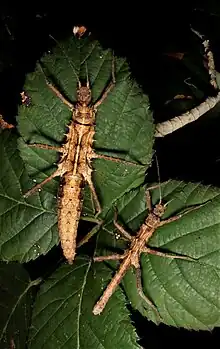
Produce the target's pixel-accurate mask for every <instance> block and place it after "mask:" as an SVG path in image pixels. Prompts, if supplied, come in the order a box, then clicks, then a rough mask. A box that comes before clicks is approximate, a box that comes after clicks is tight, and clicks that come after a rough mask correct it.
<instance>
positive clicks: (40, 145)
mask: <svg viewBox="0 0 220 349" xmlns="http://www.w3.org/2000/svg"><path fill="white" fill-rule="evenodd" d="M28 146H29V147H30V148H40V149H47V150H56V151H57V152H60V153H62V152H63V147H56V146H53V145H48V144H37V143H32V144H28Z"/></svg>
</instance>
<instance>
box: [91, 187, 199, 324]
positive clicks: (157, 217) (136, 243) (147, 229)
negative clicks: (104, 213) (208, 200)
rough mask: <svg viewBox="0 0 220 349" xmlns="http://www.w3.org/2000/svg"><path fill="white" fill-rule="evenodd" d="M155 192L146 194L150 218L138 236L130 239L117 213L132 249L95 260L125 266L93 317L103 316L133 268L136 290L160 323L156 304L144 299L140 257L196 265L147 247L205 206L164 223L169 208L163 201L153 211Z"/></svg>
mask: <svg viewBox="0 0 220 349" xmlns="http://www.w3.org/2000/svg"><path fill="white" fill-rule="evenodd" d="M156 187H157V186H156ZM153 188H155V186H154V187H151V188H148V190H147V191H146V204H147V208H148V210H149V214H148V216H147V217H146V219H145V221H144V223H143V224H142V225H141V227H140V229H139V231H138V233H137V235H136V236H131V235H130V234H129V233H128V232H127V231H126V230H125V229H124V228H123V227H122V226H121V225H120V224H119V223H118V222H117V210H116V211H115V216H114V220H113V223H114V225H115V227H116V228H117V230H118V231H119V232H120V234H121V235H122V236H123V237H124V238H125V240H127V241H129V242H130V247H129V248H128V249H127V250H126V251H125V253H124V254H122V255H120V254H113V255H110V256H99V257H94V261H96V262H102V261H106V260H122V263H121V264H120V267H119V269H118V271H117V272H116V274H115V275H114V277H113V278H112V280H111V281H110V283H109V284H108V286H107V288H106V289H105V291H104V293H103V295H102V296H101V298H100V299H99V300H98V302H97V303H96V304H95V306H94V308H93V314H94V315H99V314H101V313H102V311H103V310H104V308H105V306H106V304H107V303H108V300H109V299H110V297H111V296H112V294H113V293H114V292H115V290H116V288H117V286H118V285H119V284H120V282H121V281H122V279H123V277H124V275H125V274H126V272H127V270H128V269H129V268H130V267H131V266H134V268H135V270H136V277H137V289H138V293H139V295H140V296H141V298H143V299H144V301H145V302H146V303H147V304H148V305H149V306H150V307H151V308H152V309H153V311H154V312H155V314H156V315H157V317H158V318H159V319H161V317H160V314H159V312H158V310H157V308H156V306H155V305H154V304H153V302H151V301H150V299H148V298H147V297H146V296H145V294H144V292H143V290H142V282H141V269H140V255H141V253H149V254H153V255H156V256H159V257H167V258H172V259H183V260H187V261H195V259H193V258H190V257H187V256H183V255H172V254H167V253H163V252H160V251H156V250H153V249H151V248H149V247H147V243H148V241H149V239H150V238H151V237H152V235H153V234H154V232H155V231H156V229H157V228H159V227H161V226H163V225H165V224H168V223H171V222H174V221H176V220H178V219H180V218H181V217H182V216H183V215H185V214H187V213H189V212H190V211H192V210H195V209H198V208H199V207H201V206H203V204H202V205H199V206H196V207H192V208H189V209H188V210H187V211H185V212H184V213H182V214H179V215H177V216H173V217H170V218H168V219H166V220H161V217H162V216H163V214H164V213H165V209H166V206H167V204H168V203H167V204H162V200H161V198H160V202H159V203H158V204H157V205H156V206H155V207H154V208H152V205H151V196H150V189H153ZM160 197H161V195H160Z"/></svg>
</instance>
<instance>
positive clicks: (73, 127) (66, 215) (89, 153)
mask: <svg viewBox="0 0 220 349" xmlns="http://www.w3.org/2000/svg"><path fill="white" fill-rule="evenodd" d="M41 70H42V73H44V72H43V68H42V67H41ZM44 75H45V73H44ZM45 80H46V83H47V86H48V87H49V88H50V89H51V90H52V91H53V92H54V93H55V95H56V96H57V97H58V98H60V99H61V101H62V102H63V103H64V104H65V105H66V106H67V107H68V108H69V109H70V111H71V112H72V121H71V122H70V124H69V126H68V128H69V132H68V134H67V137H66V141H65V143H64V144H63V145H62V146H61V147H55V146H50V145H46V144H29V146H31V147H38V148H41V149H48V150H55V151H57V152H59V153H61V154H62V156H61V158H60V161H59V163H58V168H57V170H56V171H55V172H54V173H52V174H51V175H50V176H49V177H47V178H46V179H45V180H43V181H42V182H41V183H39V184H37V185H35V186H34V187H33V188H32V189H30V190H29V191H28V192H26V193H25V194H24V196H25V197H28V196H29V195H31V194H33V193H35V192H36V191H38V190H40V188H41V187H42V186H43V185H44V184H46V183H48V182H49V181H50V180H52V179H53V178H54V177H57V176H60V177H61V190H60V193H59V202H58V230H59V235H60V241H61V247H62V249H63V254H64V257H65V258H66V259H67V261H68V262H69V263H70V264H72V262H73V260H74V258H75V253H76V237H77V229H78V224H79V219H80V215H81V211H82V204H83V196H82V191H83V188H84V186H85V184H86V183H87V184H88V185H89V188H90V190H91V193H92V198H93V202H94V205H95V209H96V212H97V214H99V213H100V212H101V205H100V203H99V199H98V196H97V194H96V190H95V187H94V184H93V181H92V171H93V170H92V165H91V160H92V159H95V158H96V159H97V158H99V159H105V160H111V161H114V162H123V163H126V164H130V165H136V164H135V163H132V162H128V161H125V160H122V159H118V158H114V157H111V156H107V155H102V154H97V153H96V152H95V151H94V150H93V148H92V144H93V140H94V134H95V116H96V112H97V108H98V107H99V106H100V105H101V104H102V103H103V102H104V100H105V99H106V97H107V96H108V94H109V93H110V91H111V90H112V89H113V87H114V86H115V83H116V80H115V64H114V55H113V59H112V81H111V82H110V83H109V85H108V86H107V88H106V89H105V90H104V92H103V94H102V95H101V97H100V99H98V101H96V102H95V104H92V94H91V89H90V84H89V80H88V73H87V83H86V86H82V84H81V82H80V81H79V79H78V90H77V101H76V102H75V103H74V104H73V103H71V102H69V101H68V100H67V99H66V98H65V97H64V96H63V95H62V94H61V93H60V91H59V90H58V89H57V88H56V87H55V86H54V85H53V84H52V83H51V82H49V81H48V79H47V78H46V75H45Z"/></svg>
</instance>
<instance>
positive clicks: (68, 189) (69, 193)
mask: <svg viewBox="0 0 220 349" xmlns="http://www.w3.org/2000/svg"><path fill="white" fill-rule="evenodd" d="M83 186H84V180H83V177H82V176H81V175H79V174H78V175H72V174H71V173H67V174H66V175H64V176H63V185H62V186H61V192H60V199H59V209H58V230H59V236H60V242H61V247H62V250H63V255H64V257H65V258H66V259H67V260H68V262H69V264H72V263H73V260H74V258H75V254H76V237H77V230H78V225H79V219H80V215H81V211H82V203H83V201H82V190H83Z"/></svg>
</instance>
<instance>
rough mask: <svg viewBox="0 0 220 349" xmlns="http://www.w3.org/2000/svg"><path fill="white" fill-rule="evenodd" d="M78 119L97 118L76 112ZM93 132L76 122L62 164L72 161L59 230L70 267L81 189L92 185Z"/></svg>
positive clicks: (64, 186) (63, 191) (62, 195)
mask: <svg viewBox="0 0 220 349" xmlns="http://www.w3.org/2000/svg"><path fill="white" fill-rule="evenodd" d="M75 117H76V120H77V119H79V118H80V121H81V122H86V120H88V119H90V120H93V119H94V113H93V112H92V110H90V115H87V113H86V115H85V118H83V117H82V114H80V113H76V114H75ZM94 133H95V131H94V126H93V125H86V124H77V123H76V121H73V122H71V124H70V126H69V134H68V136H67V137H68V141H67V143H66V144H65V146H64V147H65V148H66V149H65V150H66V151H65V150H64V154H65V153H66V157H65V158H64V159H62V161H65V162H69V163H70V166H71V169H70V170H69V171H68V172H66V173H65V174H64V175H63V177H62V182H61V189H60V194H59V195H60V199H59V205H58V230H59V235H60V241H61V247H62V249H63V254H64V257H65V258H66V259H67V260H68V261H69V263H70V264H71V263H72V261H73V260H74V258H75V251H76V236H77V229H78V224H79V220H80V216H81V211H82V204H83V193H82V190H83V188H84V186H85V183H86V182H87V183H88V184H90V182H91V181H92V180H91V176H92V168H91V167H90V166H89V165H90V156H91V154H92V151H93V150H92V142H93V136H94Z"/></svg>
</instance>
